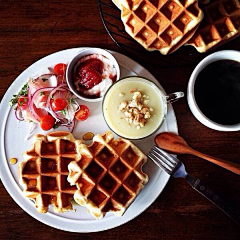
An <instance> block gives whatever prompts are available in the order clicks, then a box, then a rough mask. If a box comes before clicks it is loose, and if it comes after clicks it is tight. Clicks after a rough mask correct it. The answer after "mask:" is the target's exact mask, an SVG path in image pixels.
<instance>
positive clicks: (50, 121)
mask: <svg viewBox="0 0 240 240" xmlns="http://www.w3.org/2000/svg"><path fill="white" fill-rule="evenodd" d="M54 123H55V119H54V118H53V117H52V116H51V115H46V116H44V117H42V118H41V121H40V126H41V128H42V130H44V131H47V130H50V129H51V128H52V127H53V125H54Z"/></svg>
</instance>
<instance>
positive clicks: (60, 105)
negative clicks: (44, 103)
mask: <svg viewBox="0 0 240 240" xmlns="http://www.w3.org/2000/svg"><path fill="white" fill-rule="evenodd" d="M67 104H68V103H67V101H66V100H65V99H64V98H56V99H52V100H51V107H52V110H53V111H61V110H63V109H64V108H65V107H66V106H67Z"/></svg>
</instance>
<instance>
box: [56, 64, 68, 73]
mask: <svg viewBox="0 0 240 240" xmlns="http://www.w3.org/2000/svg"><path fill="white" fill-rule="evenodd" d="M66 68H67V65H66V64H64V63H58V64H57V65H55V66H54V69H53V71H54V73H55V74H56V75H65V71H66Z"/></svg>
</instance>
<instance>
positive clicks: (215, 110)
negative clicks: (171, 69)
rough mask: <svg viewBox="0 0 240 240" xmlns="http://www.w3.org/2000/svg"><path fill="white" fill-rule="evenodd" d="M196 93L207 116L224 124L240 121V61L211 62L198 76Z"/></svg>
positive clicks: (201, 108)
mask: <svg viewBox="0 0 240 240" xmlns="http://www.w3.org/2000/svg"><path fill="white" fill-rule="evenodd" d="M239 60H240V59H239ZM194 94H195V99H196V102H197V105H198V107H199V108H200V110H201V111H202V113H203V114H204V115H205V116H206V117H207V118H209V119H211V120H212V121H214V122H216V123H220V124H224V125H232V124H237V123H240V62H237V61H232V60H220V61H216V62H213V63H211V64H209V65H208V66H207V67H205V68H204V69H203V70H202V71H201V72H200V73H199V75H198V76H197V79H196V82H195V87H194Z"/></svg>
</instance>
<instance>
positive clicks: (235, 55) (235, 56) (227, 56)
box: [187, 50, 240, 132]
mask: <svg viewBox="0 0 240 240" xmlns="http://www.w3.org/2000/svg"><path fill="white" fill-rule="evenodd" d="M219 60H235V61H238V62H239V61H240V52H238V51H233V50H223V51H219V52H215V53H213V54H211V55H209V56H207V57H206V58H204V59H203V60H202V61H201V62H200V63H199V64H198V65H197V66H196V67H195V69H194V71H193V72H192V75H191V77H190V79H189V82H188V90H187V100H188V105H189V108H190V110H191V111H192V113H193V115H194V116H195V117H196V118H197V120H198V121H199V122H201V123H202V124H203V125H205V126H207V127H209V128H211V129H214V130H218V131H229V132H230V131H240V123H238V124H234V125H222V124H219V123H216V122H214V121H212V120H211V119H209V118H207V117H206V116H205V115H204V114H203V113H202V112H201V110H200V109H199V107H198V105H197V103H196V100H195V96H194V86H195V82H196V79H197V76H198V74H199V73H200V72H201V71H202V70H203V69H204V68H205V67H206V66H207V65H209V64H210V63H212V62H216V61H219Z"/></svg>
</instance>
